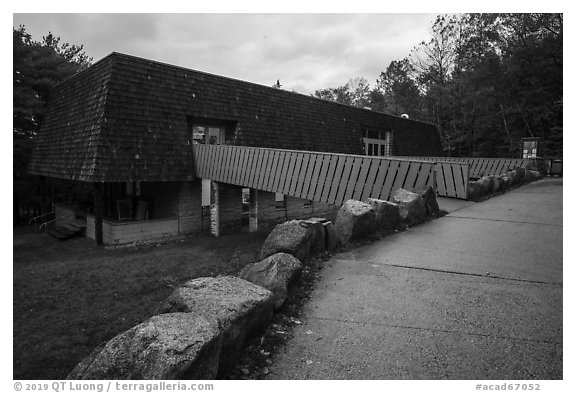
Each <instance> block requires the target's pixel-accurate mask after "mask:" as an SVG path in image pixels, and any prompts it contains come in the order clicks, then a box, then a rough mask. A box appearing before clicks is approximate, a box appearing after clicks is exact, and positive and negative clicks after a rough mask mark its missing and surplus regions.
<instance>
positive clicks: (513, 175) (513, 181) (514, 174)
mask: <svg viewBox="0 0 576 393" xmlns="http://www.w3.org/2000/svg"><path fill="white" fill-rule="evenodd" d="M506 176H508V178H509V179H510V183H509V186H510V187H511V186H515V185H517V184H519V183H520V182H521V181H520V176H519V175H518V171H516V170H512V171H508V172H506Z"/></svg>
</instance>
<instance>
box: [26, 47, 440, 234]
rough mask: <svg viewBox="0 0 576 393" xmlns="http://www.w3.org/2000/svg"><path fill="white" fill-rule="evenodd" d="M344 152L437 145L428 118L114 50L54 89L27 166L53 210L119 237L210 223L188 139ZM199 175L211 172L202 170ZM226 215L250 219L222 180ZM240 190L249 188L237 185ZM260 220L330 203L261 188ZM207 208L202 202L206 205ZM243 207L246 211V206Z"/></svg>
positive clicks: (316, 210)
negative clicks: (58, 191) (48, 193)
mask: <svg viewBox="0 0 576 393" xmlns="http://www.w3.org/2000/svg"><path fill="white" fill-rule="evenodd" d="M194 143H207V144H208V143H209V144H228V145H236V146H253V147H268V148H277V149H291V150H305V151H322V152H334V153H344V154H369V155H396V156H438V155H441V153H442V151H441V144H440V138H439V135H438V132H437V129H436V127H435V126H434V125H433V124H429V123H423V122H419V121H414V120H408V119H403V118H400V117H397V116H391V115H387V114H384V113H379V112H374V111H371V110H366V109H358V108H353V107H349V106H346V105H342V104H338V103H334V102H328V101H324V100H320V99H317V98H314V97H311V96H306V95H302V94H298V93H292V92H288V91H284V90H280V89H275V88H272V87H266V86H261V85H257V84H254V83H249V82H244V81H239V80H234V79H230V78H225V77H221V76H217V75H211V74H207V73H203V72H198V71H194V70H191V69H186V68H182V67H177V66H173V65H168V64H163V63H159V62H156V61H151V60H147V59H142V58H137V57H134V56H129V55H125V54H120V53H112V54H110V55H108V56H106V57H105V58H103V59H101V60H100V61H98V62H97V63H95V64H94V65H93V66H91V67H89V68H88V69H87V70H85V71H83V72H81V73H79V74H77V75H75V76H73V77H72V78H70V79H68V80H66V81H64V82H62V83H60V84H59V85H58V86H56V88H55V89H54V92H53V94H52V97H51V99H50V102H49V105H48V108H47V113H46V117H45V119H44V122H43V124H42V129H41V131H40V135H39V139H38V143H37V146H36V148H35V151H34V153H33V156H32V159H31V162H30V166H29V173H31V174H34V175H39V176H42V177H44V178H46V179H47V183H48V184H52V185H54V184H56V183H55V182H51V181H50V180H49V179H58V182H57V184H58V186H59V187H60V188H62V187H63V185H65V186H67V187H68V191H67V193H66V194H65V195H64V196H63V197H61V198H60V200H55V201H54V202H55V203H56V215H57V220H58V222H66V221H68V220H85V221H86V235H87V236H89V237H91V238H94V239H96V240H97V241H98V242H104V243H110V244H118V243H129V242H136V241H142V240H150V239H157V238H159V237H163V236H173V235H177V234H185V233H196V232H200V231H202V230H203V228H204V229H205V228H207V226H208V224H207V222H209V214H207V213H206V211H207V209H206V208H203V207H202V206H207V205H209V204H210V194H209V192H208V188H206V187H205V188H204V194H203V191H202V183H203V182H202V179H199V178H197V176H196V172H195V168H194V157H193V149H192V147H193V144H194ZM204 184H205V185H206V184H208V183H207V182H206V181H204ZM219 189H220V191H221V193H222V194H221V195H220V199H219V200H220V201H221V203H222V204H223V206H226V207H225V208H223V210H222V211H228V210H229V212H228V213H227V214H221V217H228V220H227V221H226V223H225V225H222V227H225V228H227V229H228V230H235V229H237V228H238V227H242V226H243V225H247V224H245V222H246V219H245V216H246V212H245V211H243V210H245V204H246V202H247V198H249V197H248V196H247V195H248V193H247V192H246V190H244V194H243V191H242V189H241V188H239V187H238V186H226V185H220V188H219ZM243 195H244V196H243ZM259 198H260V199H259V204H260V208H259V209H258V212H259V213H258V214H260V215H261V217H260V222H266V221H270V222H276V221H281V220H285V219H290V218H296V217H309V216H314V215H323V214H324V215H330V214H333V212H334V211H335V209H336V208H337V207H335V206H329V205H322V204H317V203H313V202H311V201H306V200H295V199H294V198H290V197H284V196H282V195H275V194H273V193H260V196H259ZM203 212H204V213H203ZM243 217H244V218H243Z"/></svg>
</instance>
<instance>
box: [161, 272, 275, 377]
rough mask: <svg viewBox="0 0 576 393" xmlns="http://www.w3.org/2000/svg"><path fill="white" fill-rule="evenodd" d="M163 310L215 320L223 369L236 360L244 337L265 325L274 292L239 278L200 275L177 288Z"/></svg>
mask: <svg viewBox="0 0 576 393" xmlns="http://www.w3.org/2000/svg"><path fill="white" fill-rule="evenodd" d="M164 311H166V312H187V313H193V314H194V315H201V316H203V317H205V318H206V319H208V320H216V321H217V323H218V326H219V327H220V330H221V332H222V336H223V342H222V354H223V355H222V357H221V361H220V368H221V369H222V367H227V366H228V365H229V364H232V363H233V362H234V361H235V359H236V357H237V356H238V355H239V354H240V353H241V351H242V348H243V346H244V342H245V340H246V338H247V337H249V336H250V335H251V334H252V333H254V332H256V331H258V330H260V329H262V328H264V327H265V326H266V325H267V324H268V322H269V321H270V319H271V318H272V314H273V311H274V295H273V294H272V292H270V291H269V290H268V289H266V288H262V287H261V286H258V285H255V284H252V283H251V282H248V281H246V280H243V279H241V278H238V277H231V276H221V277H215V278H214V277H201V278H196V279H194V280H190V281H188V282H186V283H185V284H183V285H182V286H180V287H178V288H176V289H175V290H174V291H173V292H172V294H171V295H170V297H169V298H168V300H167V304H166V306H165V309H164Z"/></svg>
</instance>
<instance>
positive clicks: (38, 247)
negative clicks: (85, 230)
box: [13, 228, 272, 379]
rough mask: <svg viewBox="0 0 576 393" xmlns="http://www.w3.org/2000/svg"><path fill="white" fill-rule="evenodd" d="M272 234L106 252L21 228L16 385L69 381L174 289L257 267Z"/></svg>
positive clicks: (15, 285) (16, 295) (15, 323)
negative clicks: (93, 354) (252, 265)
mask: <svg viewBox="0 0 576 393" xmlns="http://www.w3.org/2000/svg"><path fill="white" fill-rule="evenodd" d="M271 229H272V228H268V229H265V230H262V231H259V232H257V233H239V234H234V235H227V236H222V237H220V238H214V237H212V236H209V235H197V236H191V237H187V238H184V239H180V240H175V241H171V242H168V243H164V244H156V245H147V246H140V247H123V248H105V247H97V246H96V245H95V243H94V242H93V241H91V240H88V239H85V238H74V239H70V240H68V241H64V242H59V241H56V240H55V239H53V238H51V237H50V236H48V235H46V234H36V233H33V232H32V231H31V229H30V228H14V248H13V251H14V259H13V268H14V273H13V295H14V297H13V303H14V320H13V329H14V333H13V338H14V348H13V351H14V352H13V354H14V362H13V367H14V370H13V373H14V379H62V378H65V377H66V375H67V374H68V373H69V372H70V371H71V370H72V368H74V366H75V365H76V364H77V363H78V362H79V361H80V360H82V358H84V357H85V356H86V355H88V354H89V353H90V352H91V351H92V350H93V349H94V348H95V347H96V346H98V345H99V344H100V343H101V342H103V341H106V340H109V339H110V338H112V337H114V336H115V335H117V334H118V333H121V332H123V331H125V330H127V329H129V328H131V327H132V326H134V325H136V324H138V323H140V322H142V321H144V320H145V319H147V318H148V317H150V316H152V315H154V314H155V313H156V312H157V311H158V310H159V308H160V307H161V305H162V303H163V301H164V300H165V299H166V298H167V297H168V295H169V294H170V292H171V291H172V289H173V288H174V287H175V286H177V285H179V284H181V283H182V282H184V281H186V280H188V279H191V278H196V277H203V276H217V275H220V274H234V273H236V272H238V271H239V270H240V269H241V268H242V267H244V266H245V265H246V264H248V263H250V262H254V261H256V260H257V254H258V252H259V250H260V247H261V245H262V243H263V242H264V239H265V238H266V236H267V234H268V232H269V231H270V230H271Z"/></svg>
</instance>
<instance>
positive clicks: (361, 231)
mask: <svg viewBox="0 0 576 393" xmlns="http://www.w3.org/2000/svg"><path fill="white" fill-rule="evenodd" d="M334 229H335V231H336V234H337V236H338V238H339V239H340V241H341V242H342V244H346V243H348V242H349V241H351V240H357V239H361V238H363V237H366V236H370V235H373V234H375V233H376V232H377V227H376V214H375V213H374V210H372V206H370V205H369V204H368V203H364V202H360V201H356V200H353V199H350V200H348V201H346V202H344V204H343V205H342V207H341V208H340V210H338V215H337V216H336V223H335V224H334Z"/></svg>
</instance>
